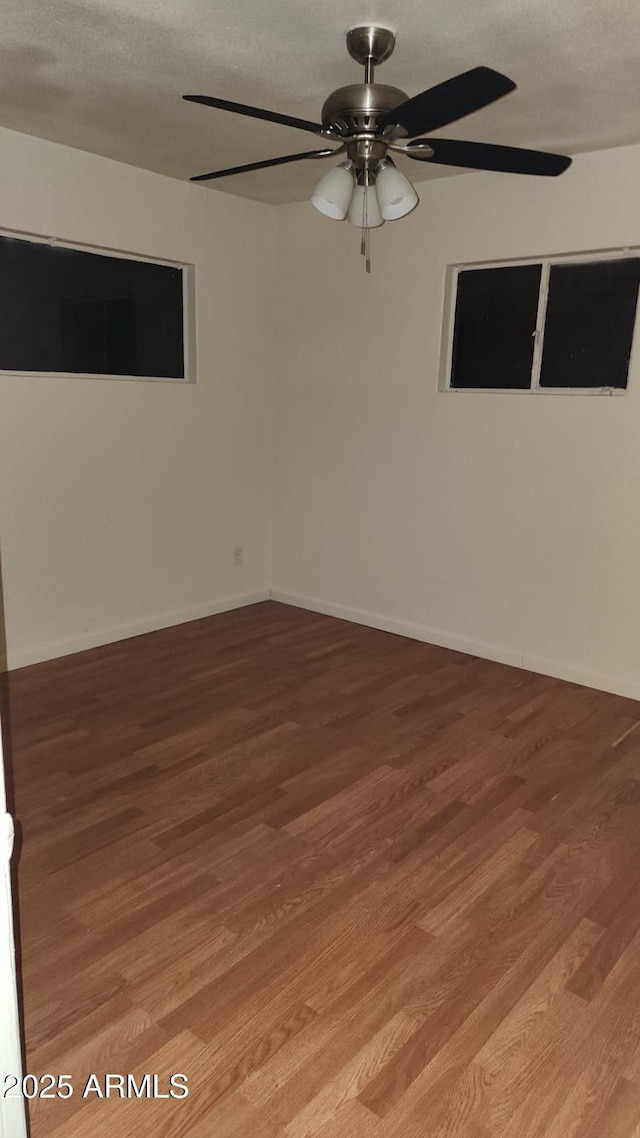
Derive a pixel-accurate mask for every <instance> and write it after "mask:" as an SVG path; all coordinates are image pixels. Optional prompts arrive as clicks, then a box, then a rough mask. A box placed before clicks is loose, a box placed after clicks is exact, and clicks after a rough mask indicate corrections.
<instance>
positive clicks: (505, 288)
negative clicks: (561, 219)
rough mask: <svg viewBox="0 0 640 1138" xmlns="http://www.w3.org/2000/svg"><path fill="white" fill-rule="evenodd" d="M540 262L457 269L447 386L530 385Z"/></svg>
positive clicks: (517, 386) (511, 386) (512, 386)
mask: <svg viewBox="0 0 640 1138" xmlns="http://www.w3.org/2000/svg"><path fill="white" fill-rule="evenodd" d="M540 273H541V266H540V265H509V266H506V267H505V268H502V269H465V270H464V271H463V272H461V273H459V274H458V292H457V299H456V316H455V325H454V332H453V360H452V366H451V386H452V387H454V388H474V387H476V388H478V387H479V388H482V387H497V388H505V389H509V388H512V389H513V388H516V389H519V390H520V389H523V388H528V387H530V386H531V365H532V362H533V349H534V342H535V341H534V332H535V329H536V316H537V312H538V296H539V292H540Z"/></svg>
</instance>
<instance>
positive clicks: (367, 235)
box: [360, 167, 371, 273]
mask: <svg viewBox="0 0 640 1138" xmlns="http://www.w3.org/2000/svg"><path fill="white" fill-rule="evenodd" d="M363 188H364V194H363V195H362V237H361V239H360V252H361V254H362V256H363V257H364V259H365V261H364V266H365V270H366V272H368V273H370V272H371V230H370V229H369V226H368V224H367V223H368V220H369V214H368V207H369V169H368V167H365V171H364V187H363Z"/></svg>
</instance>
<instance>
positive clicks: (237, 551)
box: [233, 545, 244, 565]
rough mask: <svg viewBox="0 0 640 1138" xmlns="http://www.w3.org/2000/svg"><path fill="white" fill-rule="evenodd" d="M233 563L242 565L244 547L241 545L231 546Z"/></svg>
mask: <svg viewBox="0 0 640 1138" xmlns="http://www.w3.org/2000/svg"><path fill="white" fill-rule="evenodd" d="M233 564H234V565H244V549H243V547H242V546H241V545H234V547H233Z"/></svg>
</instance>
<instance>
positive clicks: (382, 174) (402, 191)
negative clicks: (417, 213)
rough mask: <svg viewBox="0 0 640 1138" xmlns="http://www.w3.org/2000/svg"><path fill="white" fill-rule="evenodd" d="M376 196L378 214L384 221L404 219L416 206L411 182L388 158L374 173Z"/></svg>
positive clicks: (416, 196) (416, 199) (416, 202)
mask: <svg viewBox="0 0 640 1138" xmlns="http://www.w3.org/2000/svg"><path fill="white" fill-rule="evenodd" d="M376 195H377V198H378V205H379V206H380V213H381V214H382V216H383V218H384V219H385V221H395V220H396V218H398V217H404V216H405V214H407V213H411V210H412V209H415V207H416V206H417V204H418V195H417V193H416V191H415V190H414V188H413V186H412V185H411V182H410V181H409V179H408V178H405V176H404V174H401V173H400V171H399V170H396V167H395V166H394V165H393V162H391V160H390V159H388V158H387V159H385V161H384V162H382V163H381V164H380V166H379V167H378V169H377V171H376Z"/></svg>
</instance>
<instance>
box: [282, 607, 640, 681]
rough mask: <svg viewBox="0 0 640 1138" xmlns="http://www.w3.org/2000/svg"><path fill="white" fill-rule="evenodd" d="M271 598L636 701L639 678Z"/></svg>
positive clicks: (354, 612)
mask: <svg viewBox="0 0 640 1138" xmlns="http://www.w3.org/2000/svg"><path fill="white" fill-rule="evenodd" d="M271 599H272V600H274V601H281V602H282V603H283V604H287V605H295V606H296V607H297V608H303V609H309V610H310V611H311V612H319V613H323V614H324V615H325V616H336V617H339V618H340V619H341V620H349V621H351V622H352V623H354V624H366V625H368V626H369V627H370V628H379V629H381V630H382V631H383V632H391V633H394V634H395V635H396V636H408V637H409V639H410V640H422V641H424V642H425V643H426V644H435V645H437V646H438V647H439V648H451V649H453V650H454V651H455V652H465V653H467V654H468V655H470V656H480V657H482V659H484V660H495V661H497V662H498V663H499V664H510V665H511V666H512V667H515V668H524V669H525V670H526V671H528V672H539V673H540V674H541V675H544V676H553V677H555V679H558V680H568V681H569V682H570V683H574V684H581V685H582V686H583V687H588V688H596V689H597V690H598V691H606V692H611V693H613V694H614V695H622V696H626V697H628V698H630V699H638V700H640V678H639V679H634V678H632V677H628V676H615V675H610V674H608V673H605V672H594V671H590V670H588V669H585V668H581V667H579V666H575V665H574V664H571V663H567V662H566V661H563V660H552V659H547V658H546V657H543V656H536V655H534V654H532V653H528V652H526V651H524V650H521V649H516V648H510V647H508V646H507V645H504V644H491V643H489V642H487V641H479V640H470V639H467V638H466V637H463V636H458V635H455V634H454V633H449V632H444V631H442V630H441V629H436V628H429V627H427V626H426V625H422V624H416V623H414V622H412V621H406V620H397V619H396V618H394V617H388V616H384V615H381V614H380V613H374V612H368V611H367V610H366V609H357V608H351V607H350V606H348V605H340V604H335V603H333V602H332V601H325V600H321V599H319V598H318V597H307V596H304V595H303V594H301V593H288V592H285V591H283V590H282V589H272V590H271Z"/></svg>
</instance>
